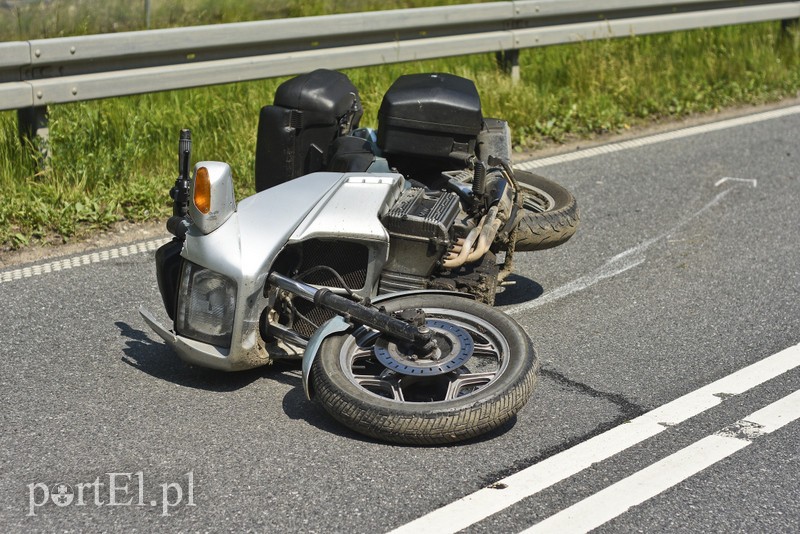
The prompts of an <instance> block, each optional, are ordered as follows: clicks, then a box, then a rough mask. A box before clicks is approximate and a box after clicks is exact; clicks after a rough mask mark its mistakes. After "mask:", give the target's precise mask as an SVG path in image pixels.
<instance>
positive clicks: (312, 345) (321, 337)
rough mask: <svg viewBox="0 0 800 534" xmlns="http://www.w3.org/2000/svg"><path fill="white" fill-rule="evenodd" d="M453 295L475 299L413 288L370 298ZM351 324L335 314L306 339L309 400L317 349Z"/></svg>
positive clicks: (305, 387)
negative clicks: (312, 369)
mask: <svg viewBox="0 0 800 534" xmlns="http://www.w3.org/2000/svg"><path fill="white" fill-rule="evenodd" d="M420 294H425V295H433V294H438V295H455V296H457V297H463V298H466V299H472V300H474V299H475V296H474V295H471V294H469V293H459V292H458V291H445V290H440V289H414V290H410V291H398V292H396V293H389V294H386V295H381V296H379V297H375V298H374V299H372V303H373V304H377V303H380V302H385V301H387V300H391V299H394V298H399V297H407V296H409V295H420ZM351 326H353V325H352V324H350V323H348V322H347V321H346V320H345V319H344V317H342V316H341V315H337V316H336V317H333V318H332V319H329V320H328V321H326V322H325V323H324V324H323V325H322V326H320V327H319V328H318V329H317V330H316V331H315V332H314V334H313V335H312V336H311V339H309V340H308V345H306V350H305V352H304V353H303V390H304V391H305V392H306V398H307V399H308V400H311V398H312V396H313V395H312V394H313V391H312V389H311V378H310V377H311V366H312V365H314V360H316V358H317V354H318V353H319V349H320V347H321V346H322V343H323V342H324V341H325V339H326V338H328V337H330V336H332V335H333V334H338V333H339V332H344V331H345V330H347V329H348V328H350V327H351Z"/></svg>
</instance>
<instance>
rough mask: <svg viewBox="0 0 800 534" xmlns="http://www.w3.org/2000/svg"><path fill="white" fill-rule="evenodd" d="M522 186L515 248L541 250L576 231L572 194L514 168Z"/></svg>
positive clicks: (577, 212)
mask: <svg viewBox="0 0 800 534" xmlns="http://www.w3.org/2000/svg"><path fill="white" fill-rule="evenodd" d="M514 176H516V178H517V182H518V183H519V185H520V189H522V194H523V199H524V209H523V210H522V212H521V215H520V219H519V226H518V227H517V235H516V239H515V240H514V243H515V250H518V251H521V252H525V251H532V250H543V249H547V248H552V247H555V246H558V245H561V244H563V243H565V242H566V241H567V240H569V238H570V237H572V236H573V235H574V234H575V232H576V231H577V230H578V225H579V223H580V212H579V210H578V203H577V201H576V200H575V197H574V196H572V193H570V192H569V191H567V190H566V189H565V188H563V187H561V186H560V185H558V184H557V183H555V182H553V181H552V180H548V179H547V178H545V177H543V176H539V175H538V174H533V173H530V172H527V171H514Z"/></svg>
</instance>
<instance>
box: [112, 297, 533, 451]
mask: <svg viewBox="0 0 800 534" xmlns="http://www.w3.org/2000/svg"><path fill="white" fill-rule="evenodd" d="M537 286H538V284H537ZM114 324H115V325H116V327H117V328H119V330H120V336H122V337H124V338H126V339H125V347H124V348H123V349H122V350H123V352H124V353H125V354H124V356H123V357H122V361H123V362H125V363H127V364H128V365H130V366H131V367H134V368H136V369H138V370H140V371H142V372H143V373H146V374H148V375H150V376H152V377H154V378H158V379H160V380H166V381H168V382H171V383H173V384H177V385H180V386H185V387H190V388H196V389H202V390H206V391H218V392H229V391H236V390H238V389H240V388H243V387H245V386H247V385H249V384H251V383H252V382H254V381H256V380H259V379H263V378H267V379H269V380H275V381H277V382H280V383H282V384H286V385H289V386H291V387H292V389H290V390H289V392H288V393H287V394H286V395H285V396H284V397H283V403H282V406H283V411H284V413H285V414H286V415H287V416H288V417H289V418H291V419H295V420H303V421H305V422H307V423H308V424H309V425H311V426H313V427H315V428H317V429H319V430H322V431H324V432H329V433H331V434H334V435H337V436H341V437H344V438H348V439H353V440H357V441H360V442H365V443H375V444H382V445H387V443H385V442H382V441H379V440H376V439H373V438H370V437H367V436H364V435H361V434H359V433H357V432H355V431H353V430H350V429H349V428H347V427H345V426H344V425H342V424H341V423H339V422H338V421H336V420H335V419H334V418H333V417H332V416H331V415H329V414H328V413H327V412H325V410H324V409H323V408H322V407H321V406H320V405H318V404H317V403H315V402H312V401H310V400H308V399H307V398H306V395H305V391H303V379H302V370H301V362H300V361H299V360H298V361H278V362H276V363H274V364H272V365H268V366H264V367H259V368H256V369H251V370H248V371H237V372H235V373H226V372H224V371H216V370H213V369H205V368H202V367H195V366H192V365H189V364H187V363H185V362H184V361H182V360H181V359H179V358H178V356H177V355H176V354H175V353H174V352H173V351H172V349H170V348H169V346H167V345H166V344H165V343H163V342H162V341H161V340H160V339H159V340H158V341H154V340H153V339H151V338H150V336H149V335H148V334H147V333H146V332H144V331H142V330H139V329H136V328H133V327H132V326H130V325H129V324H127V323H125V322H122V321H117V322H115V323H114ZM516 421H517V417H516V416H514V417H512V418H511V419H510V420H509V421H507V422H506V423H505V424H503V425H501V426H500V427H499V428H496V429H495V430H492V431H491V432H489V433H487V434H484V435H482V436H478V437H476V438H473V439H469V440H466V441H462V442H459V443H453V444H445V445H439V446H441V447H453V446H456V447H459V446H464V445H471V444H476V443H481V442H483V441H486V440H490V439H493V438H495V437H497V436H500V435H502V434H505V433H506V432H508V431H509V430H510V429H511V428H513V427H514V425H515V423H516ZM391 445H394V446H401V447H402V446H405V445H397V444H391ZM409 446H410V447H413V445H409ZM428 447H430V446H428Z"/></svg>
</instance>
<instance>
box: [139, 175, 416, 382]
mask: <svg viewBox="0 0 800 534" xmlns="http://www.w3.org/2000/svg"><path fill="white" fill-rule="evenodd" d="M404 186H405V181H404V179H403V177H402V176H401V175H399V174H386V175H378V176H376V175H374V174H366V173H347V174H341V173H314V174H309V175H306V176H301V177H299V178H296V179H294V180H291V181H289V182H286V183H284V184H281V185H278V186H275V187H273V188H270V189H268V190H266V191H262V192H261V193H258V194H256V195H253V196H251V197H248V198H246V199H244V200H242V201H241V202H240V203H239V205H238V207H237V211H236V212H235V213H233V214H232V215H231V216H230V217H229V218H228V219H227V220H226V221H225V223H224V224H222V225H221V226H220V227H219V228H217V229H216V230H214V231H213V232H211V233H209V234H203V233H202V232H201V231H200V229H199V228H198V227H196V226H194V225H192V226H191V227H190V228H189V231H188V232H187V235H186V241H185V243H184V246H183V250H182V252H181V256H183V257H184V258H185V259H186V260H188V261H191V262H193V263H196V264H198V265H201V266H203V267H206V268H208V269H211V270H212V271H215V272H217V273H220V274H223V275H225V276H227V277H228V278H230V279H232V280H234V281H235V282H236V284H237V299H236V311H235V318H234V323H233V333H232V342H231V347H229V348H227V347H225V348H223V347H217V346H214V345H210V344H207V343H202V342H199V341H195V340H191V339H187V338H185V337H183V336H180V335H178V334H176V333H174V332H172V331H170V330H168V329H166V328H164V327H163V326H161V325H160V324H158V321H157V320H156V319H155V318H154V317H153V316H152V315H151V314H149V313H148V314H147V315H145V312H142V316H143V317H144V318H145V320H146V321H147V322H148V324H149V325H150V326H151V327H152V328H153V330H154V331H155V332H156V333H157V334H159V336H161V337H162V338H163V339H164V340H165V341H166V342H167V343H168V344H169V345H170V346H171V347H172V348H173V349H174V350H175V351H176V352H177V353H178V355H179V356H180V357H181V358H182V359H184V360H186V361H187V362H189V363H192V364H196V365H200V366H203V367H212V368H215V369H221V370H225V371H235V370H240V369H249V368H252V367H257V366H259V365H264V364H266V363H269V362H270V354H269V352H268V349H267V347H266V346H265V344H264V341H263V340H262V338H261V331H260V321H261V314H262V312H263V310H264V309H265V308H266V307H267V305H268V298H267V297H266V296H265V292H264V287H265V283H266V279H267V275H268V274H269V270H270V267H271V265H272V262H273V261H274V260H275V258H276V257H277V256H278V254H279V253H280V252H281V250H282V249H283V248H284V246H286V245H287V244H288V243H297V242H300V241H303V240H305V239H311V238H330V239H342V238H343V239H348V240H354V241H358V242H361V243H364V244H366V245H367V246H368V248H369V250H370V266H369V268H368V282H367V284H366V285H365V287H364V288H362V289H361V292H362V293H365V294H367V295H374V294H375V293H376V292H377V287H376V286H377V279H378V277H379V275H380V269H381V268H382V266H383V264H384V263H385V261H386V258H387V255H388V247H389V237H388V234H387V233H386V230H385V229H384V228H383V226H382V225H381V223H380V220H379V219H378V217H379V215H381V214H382V213H383V212H384V211H385V209H386V206H387V204H391V203H392V202H393V201H394V199H396V198H397V196H398V195H399V194H400V192H401V191H402V189H403V187H404Z"/></svg>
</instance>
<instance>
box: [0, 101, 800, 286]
mask: <svg viewBox="0 0 800 534" xmlns="http://www.w3.org/2000/svg"><path fill="white" fill-rule="evenodd" d="M798 104H800V98H790V99H784V100H782V101H780V102H777V103H774V104H767V105H761V106H741V107H735V108H728V109H724V110H720V111H718V112H714V113H705V114H699V115H692V116H690V117H687V118H685V119H681V120H671V121H666V120H665V121H659V122H655V123H651V124H648V125H644V126H635V127H632V128H630V129H629V130H625V131H624V132H610V133H607V134H602V135H596V136H593V137H591V138H584V139H568V140H567V142H565V143H548V144H545V145H544V146H542V147H539V148H537V149H536V150H530V151H524V152H520V153H517V154H515V155H514V162H515V163H519V162H522V161H527V160H530V159H538V158H544V157H548V156H554V155H557V154H565V153H569V152H576V151H578V150H585V149H587V148H592V147H595V146H599V145H605V144H609V143H615V142H619V141H624V140H627V139H632V138H636V137H644V136H648V135H653V134H657V133H661V132H666V131H672V130H679V129H682V128H688V127H691V126H697V125H700V124H707V123H710V122H717V121H720V120H725V119H729V118H734V117H740V116H743V115H751V114H753V113H760V112H764V111H769V110H772V109H778V108H784V107H789V106H794V105H798ZM165 194H166V191H165ZM168 236H169V234H168V233H167V231H166V227H165V221H160V222H146V223H137V224H134V223H129V222H122V223H117V224H115V225H114V226H112V227H111V228H110V229H108V230H104V231H100V232H97V233H94V234H89V235H86V236H83V237H79V238H74V239H71V240H70V242H68V243H65V244H51V245H32V246H28V247H24V248H22V249H19V250H15V251H5V252H0V269H3V270H5V269H8V268H11V267H16V266H19V265H24V264H30V263H37V262H40V261H43V260H45V259H50V258H57V257H61V256H74V255H78V254H85V253H86V252H89V251H94V250H98V249H104V248H112V247H117V246H120V245H123V244H127V243H133V242H136V241H145V240H149V239H156V238H159V237H168Z"/></svg>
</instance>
